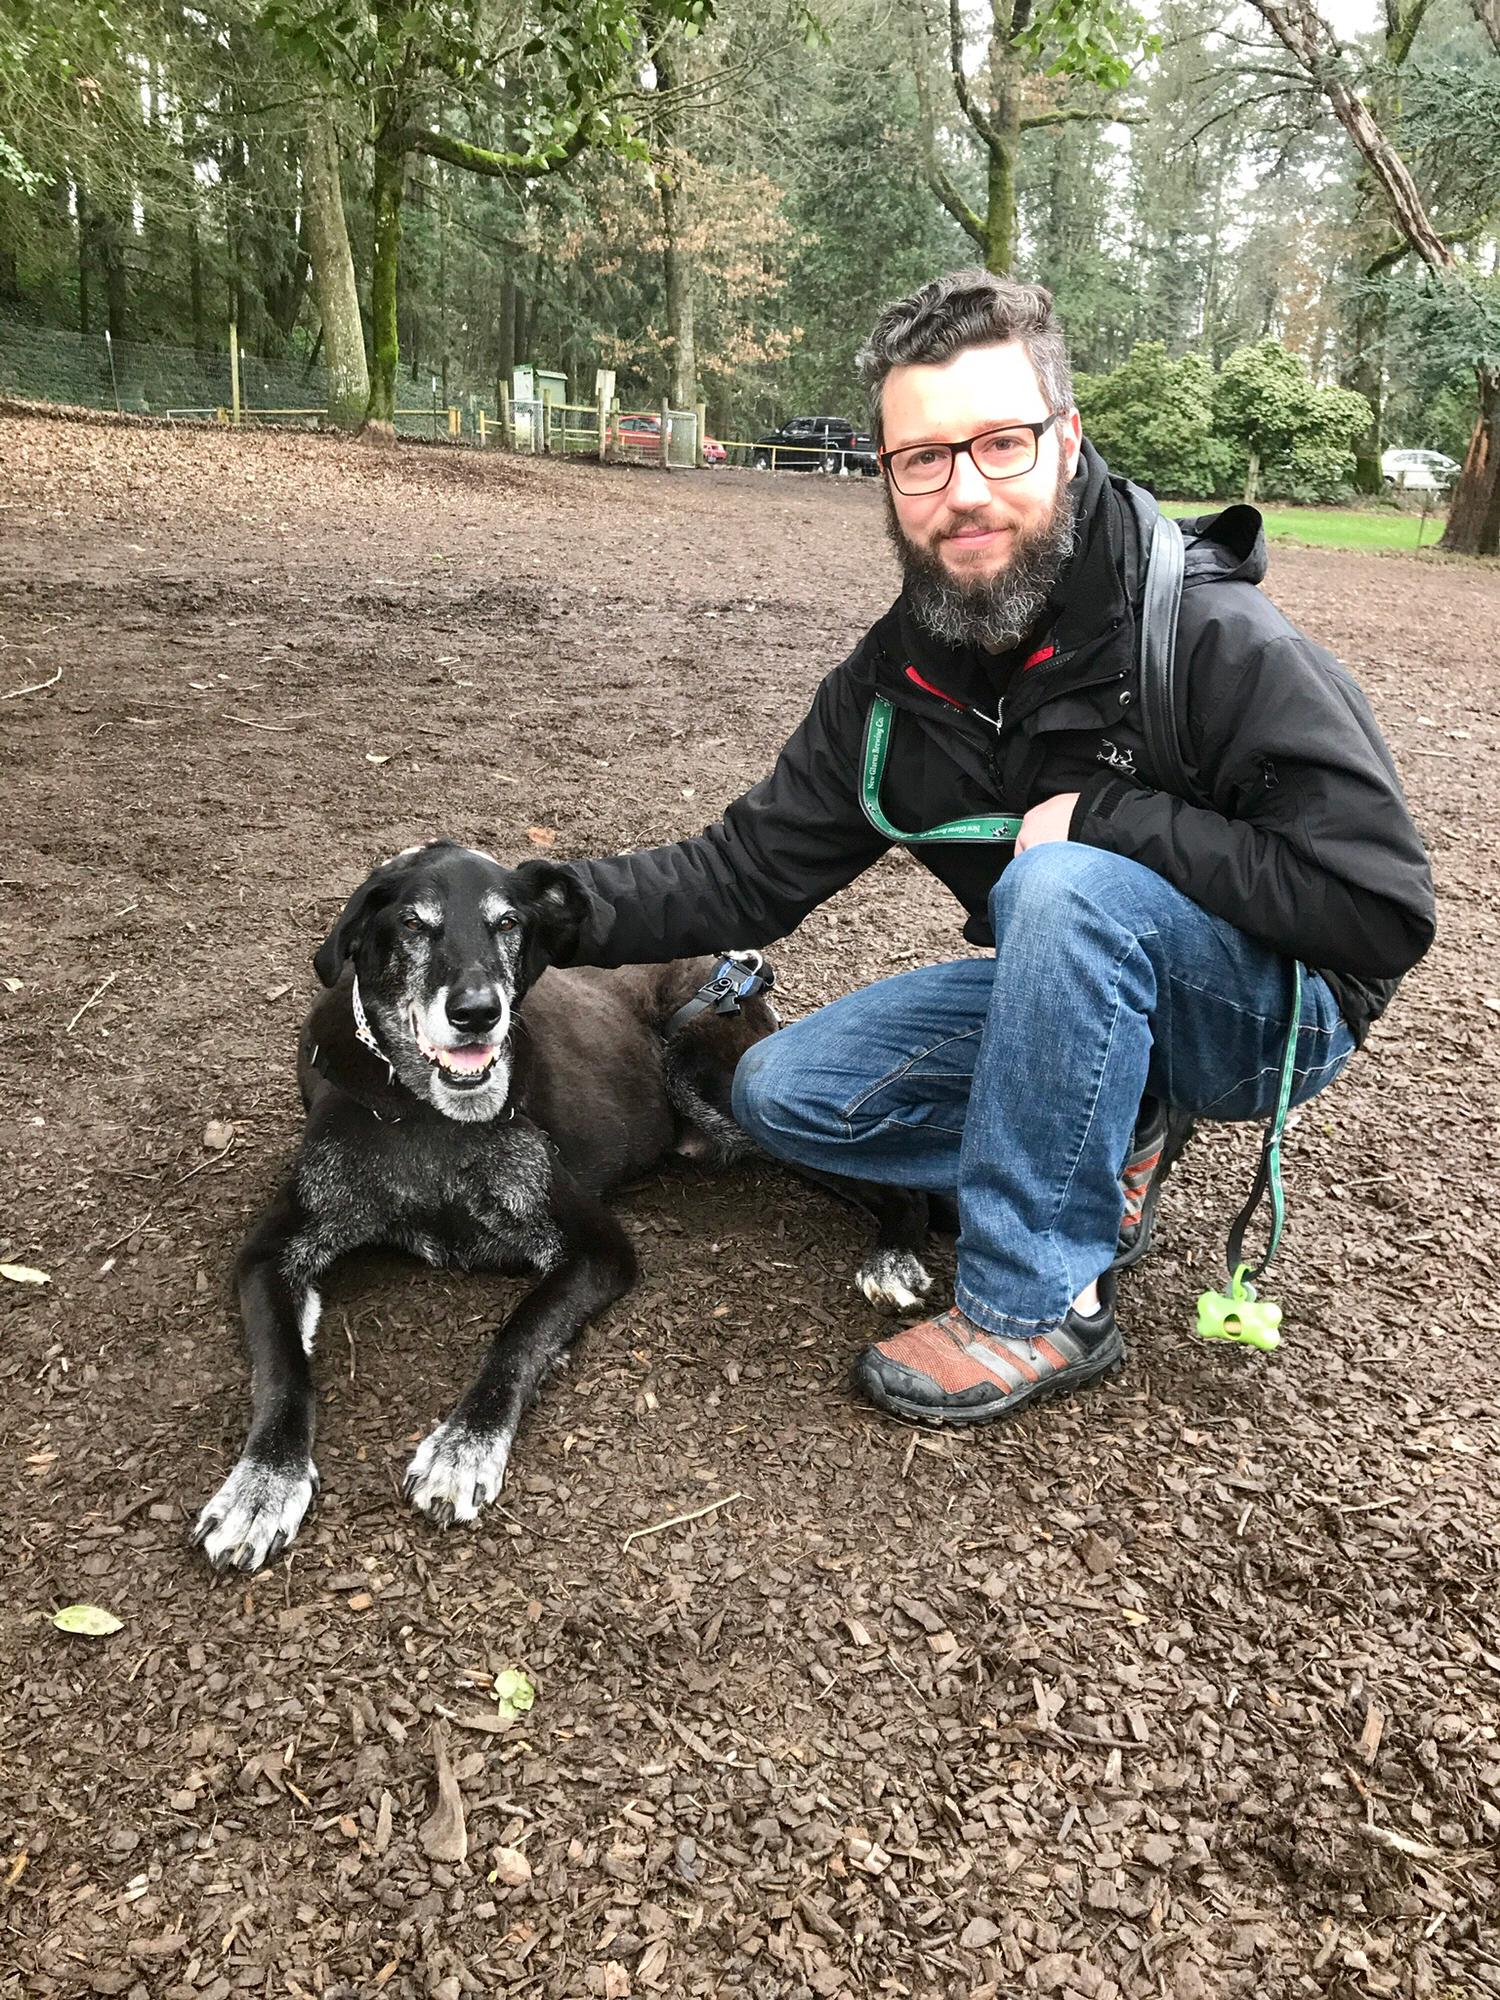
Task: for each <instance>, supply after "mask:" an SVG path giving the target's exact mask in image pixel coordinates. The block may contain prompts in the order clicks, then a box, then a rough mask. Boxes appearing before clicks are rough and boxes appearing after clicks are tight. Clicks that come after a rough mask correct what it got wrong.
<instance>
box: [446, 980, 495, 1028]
mask: <svg viewBox="0 0 1500 2000" xmlns="http://www.w3.org/2000/svg"><path fill="white" fill-rule="evenodd" d="M445 1011H446V1013H447V1016H448V1019H449V1020H450V1021H451V1022H452V1023H453V1025H454V1027H455V1028H458V1029H460V1030H461V1031H462V1032H463V1033H464V1034H466V1035H487V1034H488V1033H489V1031H490V1029H491V1028H493V1027H494V1025H495V1023H496V1022H497V1021H498V1020H499V1019H500V1016H501V1015H502V1014H503V1013H504V1011H505V1003H504V1001H503V1000H502V999H501V997H500V995H499V993H498V992H497V991H496V989H495V988H494V987H493V986H455V987H454V988H453V990H452V992H451V993H450V994H449V995H448V1001H447V1006H446V1009H445Z"/></svg>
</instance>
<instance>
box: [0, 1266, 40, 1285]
mask: <svg viewBox="0 0 1500 2000" xmlns="http://www.w3.org/2000/svg"><path fill="white" fill-rule="evenodd" d="M0 1278H9V1279H10V1281H11V1283H12V1284H13V1285H50V1284H51V1283H52V1276H51V1273H50V1272H48V1271H38V1270H34V1269H33V1268H32V1266H31V1265H30V1264H0Z"/></svg>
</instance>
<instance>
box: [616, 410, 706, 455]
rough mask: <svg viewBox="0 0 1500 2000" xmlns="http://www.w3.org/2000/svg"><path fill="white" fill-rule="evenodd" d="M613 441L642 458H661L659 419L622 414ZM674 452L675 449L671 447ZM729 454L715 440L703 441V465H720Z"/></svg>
mask: <svg viewBox="0 0 1500 2000" xmlns="http://www.w3.org/2000/svg"><path fill="white" fill-rule="evenodd" d="M615 441H616V443H617V444H618V445H619V446H620V447H622V448H623V449H624V450H625V451H628V452H636V453H639V454H640V455H641V456H642V457H643V458H644V457H647V456H649V457H651V458H653V459H658V460H659V459H660V457H661V418H660V417H648V416H645V415H637V416H631V415H626V414H622V415H621V417H620V420H619V425H618V428H617V429H616V431H615ZM673 448H674V450H675V449H676V447H675V446H674V447H673ZM728 456H729V454H728V452H727V451H726V450H725V449H724V447H723V445H721V444H720V443H719V441H718V439H717V438H711V437H705V438H704V440H703V463H704V464H705V465H722V464H723V463H724V461H725V459H726V458H728Z"/></svg>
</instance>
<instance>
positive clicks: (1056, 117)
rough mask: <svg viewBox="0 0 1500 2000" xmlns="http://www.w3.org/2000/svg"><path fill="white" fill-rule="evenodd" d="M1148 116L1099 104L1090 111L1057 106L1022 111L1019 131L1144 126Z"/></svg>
mask: <svg viewBox="0 0 1500 2000" xmlns="http://www.w3.org/2000/svg"><path fill="white" fill-rule="evenodd" d="M1149 122H1150V121H1149V114H1148V113H1146V112H1144V111H1122V110H1120V109H1119V108H1118V107H1117V106H1112V105H1109V104H1100V105H1096V106H1094V107H1093V108H1092V109H1090V108H1089V107H1088V106H1087V105H1083V104H1072V105H1058V106H1057V107H1056V108H1055V109H1053V110H1051V111H1023V112H1022V114H1021V129H1022V131H1024V132H1030V131H1034V130H1035V129H1036V128H1037V126H1039V125H1145V124H1148V123H1149Z"/></svg>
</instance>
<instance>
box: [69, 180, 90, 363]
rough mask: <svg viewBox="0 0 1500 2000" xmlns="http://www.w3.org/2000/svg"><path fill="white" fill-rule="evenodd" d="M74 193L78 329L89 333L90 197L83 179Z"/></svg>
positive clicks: (76, 184) (75, 187) (76, 185)
mask: <svg viewBox="0 0 1500 2000" xmlns="http://www.w3.org/2000/svg"><path fill="white" fill-rule="evenodd" d="M73 193H74V201H75V204H76V207H77V213H78V331H79V332H80V333H83V334H87V333H89V332H90V331H91V330H92V329H91V328H90V325H89V198H88V195H87V193H86V192H85V191H84V186H83V182H82V181H78V182H77V183H75V186H74V190H73Z"/></svg>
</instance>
